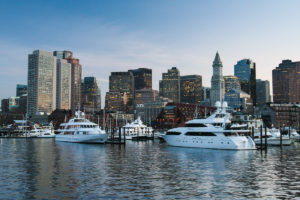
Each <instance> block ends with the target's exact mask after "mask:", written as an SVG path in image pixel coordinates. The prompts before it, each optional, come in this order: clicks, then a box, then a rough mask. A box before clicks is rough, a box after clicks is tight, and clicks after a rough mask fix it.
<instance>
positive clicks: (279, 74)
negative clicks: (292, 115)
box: [272, 60, 300, 103]
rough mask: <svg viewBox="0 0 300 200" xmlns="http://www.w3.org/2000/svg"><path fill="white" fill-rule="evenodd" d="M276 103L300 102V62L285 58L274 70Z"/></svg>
mask: <svg viewBox="0 0 300 200" xmlns="http://www.w3.org/2000/svg"><path fill="white" fill-rule="evenodd" d="M272 78H273V101H274V103H293V102H300V62H292V61H291V60H283V61H282V63H280V64H279V66H278V67H276V68H275V69H273V71H272Z"/></svg>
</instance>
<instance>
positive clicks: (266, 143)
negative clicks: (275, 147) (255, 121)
mask: <svg viewBox="0 0 300 200" xmlns="http://www.w3.org/2000/svg"><path fill="white" fill-rule="evenodd" d="M267 141H268V140H267V127H266V126H265V150H267V146H268V142H267Z"/></svg>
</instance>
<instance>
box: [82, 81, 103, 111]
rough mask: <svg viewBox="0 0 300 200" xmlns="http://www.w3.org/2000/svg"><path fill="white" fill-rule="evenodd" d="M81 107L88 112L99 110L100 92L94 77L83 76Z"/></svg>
mask: <svg viewBox="0 0 300 200" xmlns="http://www.w3.org/2000/svg"><path fill="white" fill-rule="evenodd" d="M82 109H83V110H84V111H85V112H86V113H90V114H94V112H97V111H100V110H101V92H100V87H99V85H98V83H97V80H96V78H95V77H84V80H83V83H82Z"/></svg>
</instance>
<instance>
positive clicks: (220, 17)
mask: <svg viewBox="0 0 300 200" xmlns="http://www.w3.org/2000/svg"><path fill="white" fill-rule="evenodd" d="M288 2H289V3H288V4H287V3H286V2H280V1H272V2H271V1H264V2H260V1H251V2H238V1H227V2H221V1H210V2H204V1H190V3H188V4H187V3H185V2H183V1H165V2H160V1H151V3H150V2H148V3H147V2H143V3H141V2H138V1H126V2H122V1H115V2H114V3H111V2H109V1H101V2H95V1H87V2H84V3H81V4H80V3H77V4H74V3H72V1H64V2H58V1H52V2H39V1H26V2H18V3H17V4H16V2H14V1H9V2H8V1H6V2H1V3H0V5H1V6H0V9H1V12H0V23H1V25H2V27H4V28H3V30H2V31H1V33H0V38H1V39H0V44H1V45H0V46H1V47H0V69H1V72H0V79H1V87H0V90H1V98H7V97H9V96H14V95H15V87H16V84H27V75H26V74H27V67H28V64H27V55H28V54H30V53H31V52H32V51H34V50H36V49H41V50H45V51H54V50H70V51H73V52H74V56H75V57H77V58H79V59H80V60H81V64H82V72H83V76H82V77H85V76H95V77H96V78H97V79H98V80H100V85H101V93H102V102H104V101H103V98H104V96H105V95H104V94H105V92H107V91H108V80H109V74H110V72H113V71H127V70H129V69H135V68H150V69H152V70H153V89H156V90H157V89H158V84H159V80H160V79H161V74H162V73H163V72H165V71H167V69H169V68H171V67H173V66H176V67H177V68H178V69H179V70H180V72H181V75H191V74H198V75H201V76H202V79H203V86H205V87H207V86H210V79H211V76H212V71H211V66H212V61H213V59H214V55H215V53H216V52H217V51H219V53H220V55H221V57H222V61H223V71H224V72H223V73H224V75H233V74H234V73H233V67H234V64H235V63H236V62H237V61H238V60H241V59H244V58H250V59H251V60H253V61H254V62H255V63H256V65H257V69H256V70H257V78H258V79H263V80H269V81H270V83H272V70H273V69H274V68H275V67H277V66H278V64H279V63H281V61H282V60H284V59H291V60H293V61H298V60H300V57H297V56H298V55H297V51H296V48H297V46H299V44H300V41H299V40H297V35H299V33H300V30H299V29H298V28H297V26H296V25H297V24H298V23H299V22H298V21H297V19H299V15H300V14H299V13H298V12H296V8H297V7H298V6H297V5H300V4H299V3H298V2H296V1H288ZM248 11H249V12H248ZM250 11H251V12H250ZM278 13H280V15H278ZM66 23H67V24H68V26H66Z"/></svg>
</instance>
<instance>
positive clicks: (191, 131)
mask: <svg viewBox="0 0 300 200" xmlns="http://www.w3.org/2000/svg"><path fill="white" fill-rule="evenodd" d="M216 107H217V110H216V111H215V112H214V113H213V114H212V115H211V116H209V117H208V118H206V119H193V120H190V121H188V122H186V126H185V127H179V128H173V129H170V130H168V131H167V133H166V134H165V135H164V136H163V138H164V140H165V141H166V142H167V143H168V145H170V146H180V147H199V148H210V149H232V150H246V149H256V146H255V143H254V142H253V140H252V138H251V137H250V136H244V134H245V133H249V131H248V130H232V129H231V128H230V126H231V121H230V113H228V112H227V111H226V109H227V103H226V102H223V104H222V105H221V103H220V102H217V103H216Z"/></svg>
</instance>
